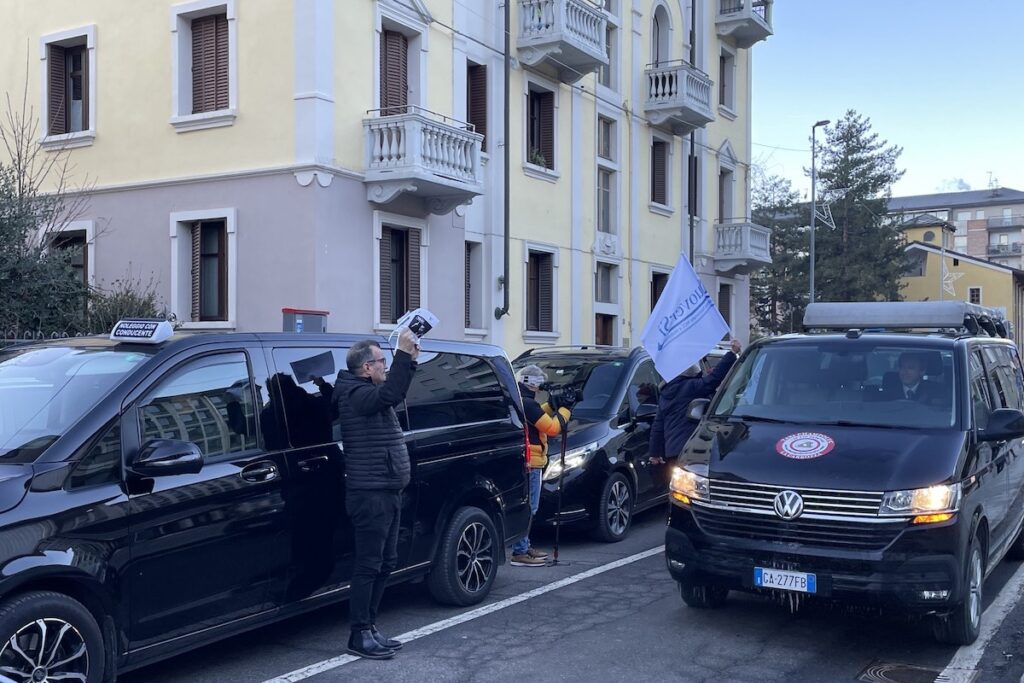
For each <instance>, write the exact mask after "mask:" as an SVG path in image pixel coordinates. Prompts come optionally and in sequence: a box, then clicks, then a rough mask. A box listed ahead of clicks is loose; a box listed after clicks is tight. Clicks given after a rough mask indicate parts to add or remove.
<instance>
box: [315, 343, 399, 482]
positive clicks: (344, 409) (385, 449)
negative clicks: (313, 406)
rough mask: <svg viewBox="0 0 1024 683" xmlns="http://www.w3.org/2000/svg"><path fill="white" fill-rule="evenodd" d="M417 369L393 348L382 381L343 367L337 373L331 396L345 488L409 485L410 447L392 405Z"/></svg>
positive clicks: (397, 401)
mask: <svg viewBox="0 0 1024 683" xmlns="http://www.w3.org/2000/svg"><path fill="white" fill-rule="evenodd" d="M415 371H416V361H414V360H413V359H412V357H411V356H410V355H409V354H407V353H406V352H405V351H396V352H395V359H394V361H393V362H392V363H391V369H390V370H389V371H388V378H387V380H386V381H385V382H384V383H383V384H380V385H376V384H374V383H373V382H372V381H371V380H370V378H369V377H358V376H356V375H353V374H352V373H351V372H349V371H347V370H345V371H343V372H342V373H341V374H339V375H338V382H337V384H335V386H334V396H333V398H334V406H335V415H337V418H336V419H337V421H338V425H339V426H340V427H341V443H342V448H344V450H345V485H346V487H347V488H348V489H350V490H388V491H399V490H401V489H404V488H405V487H406V485H408V483H409V452H408V451H407V450H406V448H405V440H404V439H403V438H402V426H401V425H400V424H399V423H398V416H397V415H396V414H395V406H396V405H398V404H399V403H401V402H402V401H404V400H405V393H406V392H407V391H408V390H409V385H410V384H411V383H412V375H413V373H414V372H415Z"/></svg>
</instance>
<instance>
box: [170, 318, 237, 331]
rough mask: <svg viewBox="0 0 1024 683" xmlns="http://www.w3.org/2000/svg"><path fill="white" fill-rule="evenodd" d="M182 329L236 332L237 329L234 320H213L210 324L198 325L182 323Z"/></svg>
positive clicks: (201, 323)
mask: <svg viewBox="0 0 1024 683" xmlns="http://www.w3.org/2000/svg"><path fill="white" fill-rule="evenodd" d="M180 329H182V330H234V329H235V321H234V320H211V321H208V322H200V323H196V322H191V323H182V324H181V328H180Z"/></svg>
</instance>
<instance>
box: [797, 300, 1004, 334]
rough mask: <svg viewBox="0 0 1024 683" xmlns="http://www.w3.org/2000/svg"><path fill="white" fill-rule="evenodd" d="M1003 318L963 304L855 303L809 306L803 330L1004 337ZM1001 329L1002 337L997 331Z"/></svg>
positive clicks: (997, 312)
mask: <svg viewBox="0 0 1024 683" xmlns="http://www.w3.org/2000/svg"><path fill="white" fill-rule="evenodd" d="M1001 321H1002V314H1001V313H1000V312H999V311H998V310H996V309H993V308H986V307H984V306H978V305H977V304H969V303H967V302H965V301H855V302H845V301H844V302H828V303H824V302H818V303H813V304H808V306H807V310H806V312H805V313H804V323H803V325H804V328H805V329H819V330H850V329H859V330H866V329H883V330H891V329H899V330H945V331H961V330H966V331H968V332H970V333H971V334H978V333H979V330H980V331H983V332H984V333H987V334H989V336H993V337H995V336H1006V333H1005V326H1004V325H1002V324H996V323H998V322H1001ZM1001 328H1002V333H1001V334H1000V333H999V331H1000V329H1001Z"/></svg>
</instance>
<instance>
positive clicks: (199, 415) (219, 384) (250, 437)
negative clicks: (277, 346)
mask: <svg viewBox="0 0 1024 683" xmlns="http://www.w3.org/2000/svg"><path fill="white" fill-rule="evenodd" d="M253 413H254V411H253V398H252V382H251V380H250V378H249V366H248V364H247V363H246V360H245V355H244V354H242V353H231V354H220V355H216V356H207V357H205V358H200V359H197V360H194V361H191V362H189V363H187V364H186V365H184V366H182V367H180V368H178V369H177V370H174V371H173V372H172V373H171V374H170V375H169V376H168V377H166V378H164V379H162V380H161V381H160V383H159V384H158V385H157V386H156V388H155V389H154V390H153V391H151V392H150V394H149V395H148V396H147V398H146V399H145V400H144V401H143V403H142V405H141V406H140V407H139V420H140V425H139V427H140V431H141V432H142V441H143V443H145V442H147V441H149V440H151V439H177V440H179V441H191V442H192V443H194V444H196V445H197V446H199V449H200V450H201V451H202V452H203V455H204V456H206V457H207V458H216V457H218V456H221V455H226V454H229V453H239V452H242V451H246V450H250V449H253V448H256V429H255V417H254V414H253Z"/></svg>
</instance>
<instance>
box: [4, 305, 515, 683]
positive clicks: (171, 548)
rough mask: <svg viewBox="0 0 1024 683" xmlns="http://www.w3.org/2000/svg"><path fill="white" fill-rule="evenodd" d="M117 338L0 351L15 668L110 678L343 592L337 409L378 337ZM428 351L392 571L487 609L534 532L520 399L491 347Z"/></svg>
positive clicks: (417, 387)
mask: <svg viewBox="0 0 1024 683" xmlns="http://www.w3.org/2000/svg"><path fill="white" fill-rule="evenodd" d="M147 326H148V328H147ZM120 328H121V324H119V329H120ZM122 332H123V334H122V335H121V336H122V337H124V338H125V339H128V340H129V341H114V340H110V339H103V338H81V339H65V340H59V341H54V342H45V343H38V344H30V345H24V346H17V347H12V348H9V349H6V350H0V643H2V644H0V671H3V672H6V673H5V675H7V676H21V678H22V679H24V680H40V679H39V678H38V676H40V675H42V676H44V677H45V676H50V677H53V678H54V679H56V678H64V679H66V680H81V681H86V683H95V682H96V681H100V680H113V678H114V672H115V671H125V670H129V669H133V668H136V667H138V666H142V665H144V664H148V663H151V662H153V661H156V660H158V659H162V658H165V657H168V656H171V655H174V654H176V653H180V652H183V651H186V650H188V649H191V648H194V647H196V646H199V645H203V644H207V643H209V642H211V641H213V640H216V639H219V638H223V637H226V636H230V635H234V634H237V633H239V632H242V631H245V630H248V629H251V628H255V627H257V626H260V625H263V624H266V623H268V622H271V621H274V620H277V619H281V618H284V617H288V616H292V615H295V614H298V613H300V612H303V611H306V610H309V609H313V608H316V607H319V606H322V605H325V604H327V603H330V602H332V601H335V600H338V599H342V598H345V597H346V596H347V593H348V589H349V579H350V576H351V572H352V562H353V555H352V553H353V549H352V529H351V526H350V525H349V523H348V521H347V517H346V515H345V512H344V510H345V500H344V497H345V488H344V484H343V477H344V456H343V453H342V452H341V450H340V448H339V444H338V443H337V439H336V435H335V434H333V433H332V423H331V419H330V408H329V405H330V393H331V389H332V384H333V381H334V378H335V375H336V373H337V371H338V370H339V369H341V368H344V366H345V360H344V359H345V353H346V350H347V349H348V348H349V347H350V345H351V344H352V343H354V342H356V341H358V340H359V339H363V338H365V336H354V335H334V334H329V335H327V334H325V335H313V334H280V333H278V334H241V333H239V334H191V335H189V334H173V335H171V332H170V330H169V325H168V324H166V323H163V324H157V323H145V322H136V323H129V324H125V327H124V329H123V330H122ZM131 335H136V336H138V337H139V339H138V340H137V341H131ZM154 335H156V336H154ZM163 337H167V338H166V339H165V340H163V341H161V339H162V338H163ZM146 341H148V342H154V343H137V342H146ZM378 341H379V342H380V344H381V347H382V349H384V351H385V355H388V357H389V358H390V350H389V349H388V345H387V342H386V340H384V339H379V340H378ZM419 361H420V363H419V369H418V370H417V372H416V375H415V380H414V382H413V385H412V387H411V388H410V390H409V393H408V395H407V401H406V404H405V405H404V406H403V407H402V408H401V410H399V414H400V419H401V420H402V421H403V423H404V426H405V427H406V429H407V443H408V446H409V454H410V458H411V461H412V483H411V484H410V485H409V487H408V488H407V489H406V495H405V496H404V509H403V511H402V527H401V532H400V536H399V554H400V557H399V563H400V569H399V570H398V571H397V572H396V573H395V576H394V579H395V581H401V580H406V579H414V578H425V580H426V583H427V586H428V587H429V589H430V591H431V592H432V594H433V595H434V596H435V597H437V598H438V599H440V600H441V601H443V602H446V603H451V604H456V605H467V604H472V603H475V602H478V601H480V600H482V599H483V598H484V597H485V596H486V595H487V593H488V591H489V590H490V588H491V586H492V584H493V582H494V577H495V572H496V571H497V568H498V565H500V564H501V563H502V562H503V559H504V558H503V552H504V551H503V549H504V548H505V547H506V546H507V545H508V544H509V543H510V542H512V541H515V540H517V539H518V538H521V537H522V535H523V534H524V533H525V532H526V529H527V526H528V523H529V505H528V499H527V496H528V489H527V483H526V474H525V473H526V460H525V453H524V441H525V430H524V425H523V416H522V400H521V397H520V395H519V392H518V390H517V388H516V385H515V382H514V379H513V375H512V369H511V366H510V365H509V362H508V359H507V357H506V356H505V354H504V352H503V351H502V350H501V349H498V348H496V347H492V346H486V345H482V344H471V343H460V342H444V341H435V340H429V339H426V340H424V341H423V344H422V351H421V354H420V358H419ZM40 672H41V673H40ZM59 674H63V675H59ZM33 676H36V677H37V678H33Z"/></svg>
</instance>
